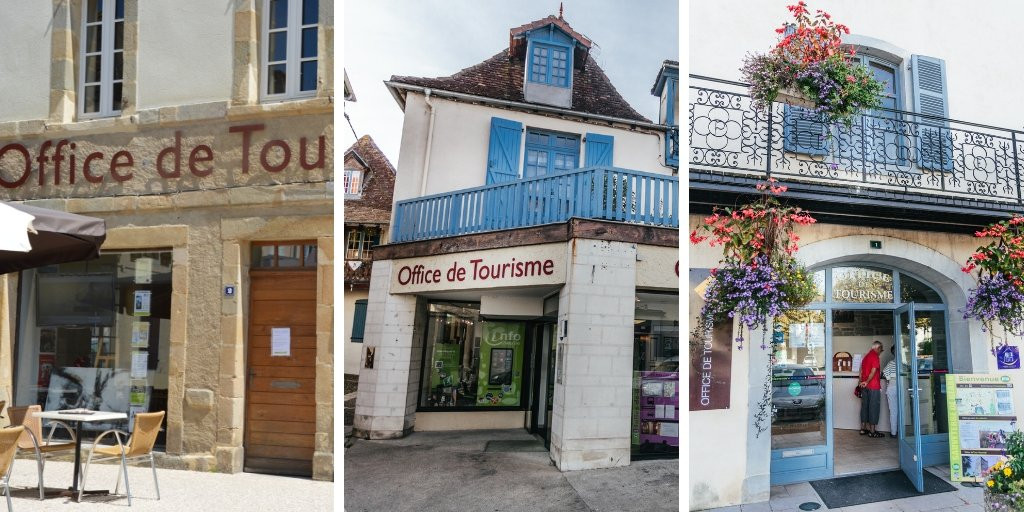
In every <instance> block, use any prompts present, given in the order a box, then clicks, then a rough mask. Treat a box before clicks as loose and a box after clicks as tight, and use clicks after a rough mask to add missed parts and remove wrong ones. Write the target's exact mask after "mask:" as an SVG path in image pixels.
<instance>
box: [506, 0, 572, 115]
mask: <svg viewBox="0 0 1024 512" xmlns="http://www.w3.org/2000/svg"><path fill="white" fill-rule="evenodd" d="M509 35H510V40H509V52H510V54H511V56H512V59H513V60H514V61H516V62H518V63H521V65H522V66H523V98H524V99H525V100H526V101H527V102H529V103H540V104H543V105H550V106H553V107H561V108H572V87H573V83H572V82H573V69H577V70H583V69H584V65H585V64H586V62H587V59H588V58H589V55H590V46H591V44H592V43H591V42H590V40H589V39H587V38H586V37H584V36H583V35H582V34H580V33H578V32H576V31H575V30H573V29H572V27H570V26H569V24H568V23H566V21H565V20H564V19H562V17H561V16H559V17H557V18H556V17H554V16H548V17H547V18H543V19H540V20H537V21H534V22H533V23H527V24H526V25H523V26H521V27H516V28H514V29H512V30H511V32H510V34H509Z"/></svg>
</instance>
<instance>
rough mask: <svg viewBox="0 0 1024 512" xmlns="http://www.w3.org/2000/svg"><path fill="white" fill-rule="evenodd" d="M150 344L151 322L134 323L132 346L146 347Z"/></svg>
mask: <svg viewBox="0 0 1024 512" xmlns="http://www.w3.org/2000/svg"><path fill="white" fill-rule="evenodd" d="M148 346H149V322H143V321H137V322H133V323H132V348H146V347H148Z"/></svg>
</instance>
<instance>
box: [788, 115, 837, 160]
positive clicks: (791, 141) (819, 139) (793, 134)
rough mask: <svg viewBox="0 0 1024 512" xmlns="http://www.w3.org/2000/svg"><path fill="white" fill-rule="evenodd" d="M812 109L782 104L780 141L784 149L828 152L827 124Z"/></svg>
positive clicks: (793, 151)
mask: <svg viewBox="0 0 1024 512" xmlns="http://www.w3.org/2000/svg"><path fill="white" fill-rule="evenodd" d="M819 119H820V116H819V115H818V114H815V113H814V111H813V110H809V109H806V108H803V107H794V106H792V105H784V108H783V118H782V122H783V124H782V143H783V147H784V148H785V149H786V151H789V152H791V153H803V154H805V155H826V154H828V141H829V138H828V125H827V124H825V123H823V122H821V121H820V120H819Z"/></svg>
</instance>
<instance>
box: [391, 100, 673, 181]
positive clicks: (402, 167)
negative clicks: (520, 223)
mask: <svg viewBox="0 0 1024 512" xmlns="http://www.w3.org/2000/svg"><path fill="white" fill-rule="evenodd" d="M652 100H654V97H652ZM430 102H431V103H432V104H433V105H434V109H435V114H434V134H433V138H432V142H431V149H430V166H429V169H428V170H427V187H426V194H421V193H420V190H421V181H420V180H421V176H422V173H423V162H424V159H425V151H426V142H427V133H428V131H429V126H430V113H429V110H428V108H427V106H426V103H425V102H424V96H423V95H422V94H419V93H409V94H408V96H407V97H406V106H405V123H404V125H403V128H402V149H401V152H400V153H399V156H398V177H397V179H396V183H395V200H396V201H399V200H402V199H409V198H412V197H418V196H421V195H430V194H438V193H442V192H449V191H452V190H459V189H464V188H472V187H479V186H482V185H484V184H485V183H486V179H487V152H488V148H489V143H490V136H491V117H500V118H503V119H509V120H513V121H518V122H520V123H522V124H523V127H524V128H539V129H543V130H550V131H557V132H565V133H571V134H579V135H580V138H581V142H580V162H585V161H586V143H585V142H583V141H582V138H583V136H584V135H585V134H587V133H599V134H602V135H611V136H613V137H615V143H614V149H613V157H612V158H613V160H612V163H613V164H614V166H615V167H623V168H626V169H635V170H638V171H644V172H650V173H657V174H672V169H671V168H669V167H665V166H664V165H663V161H664V150H663V146H662V142H661V135H659V134H656V133H653V132H650V131H647V132H641V131H631V130H627V129H621V128H615V127H611V126H608V124H607V123H601V124H591V123H582V122H579V121H570V120H565V119H559V118H555V117H549V116H543V115H537V114H528V113H525V112H519V111H514V110H507V109H499V108H494V107H490V106H483V105H472V104H468V103H462V102H455V101H450V100H446V99H441V98H438V97H436V96H432V97H431V99H430ZM525 141H526V137H525V135H524V136H523V137H522V138H521V140H520V148H519V166H520V173H521V172H522V165H523V153H524V147H525Z"/></svg>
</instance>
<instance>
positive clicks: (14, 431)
mask: <svg viewBox="0 0 1024 512" xmlns="http://www.w3.org/2000/svg"><path fill="white" fill-rule="evenodd" d="M24 432H25V427H22V426H17V427H8V428H5V429H0V475H3V480H2V481H0V485H2V486H3V488H4V495H5V496H7V512H13V510H14V508H12V506H11V469H12V468H14V454H16V453H18V438H19V437H21V434H23V433H24Z"/></svg>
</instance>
